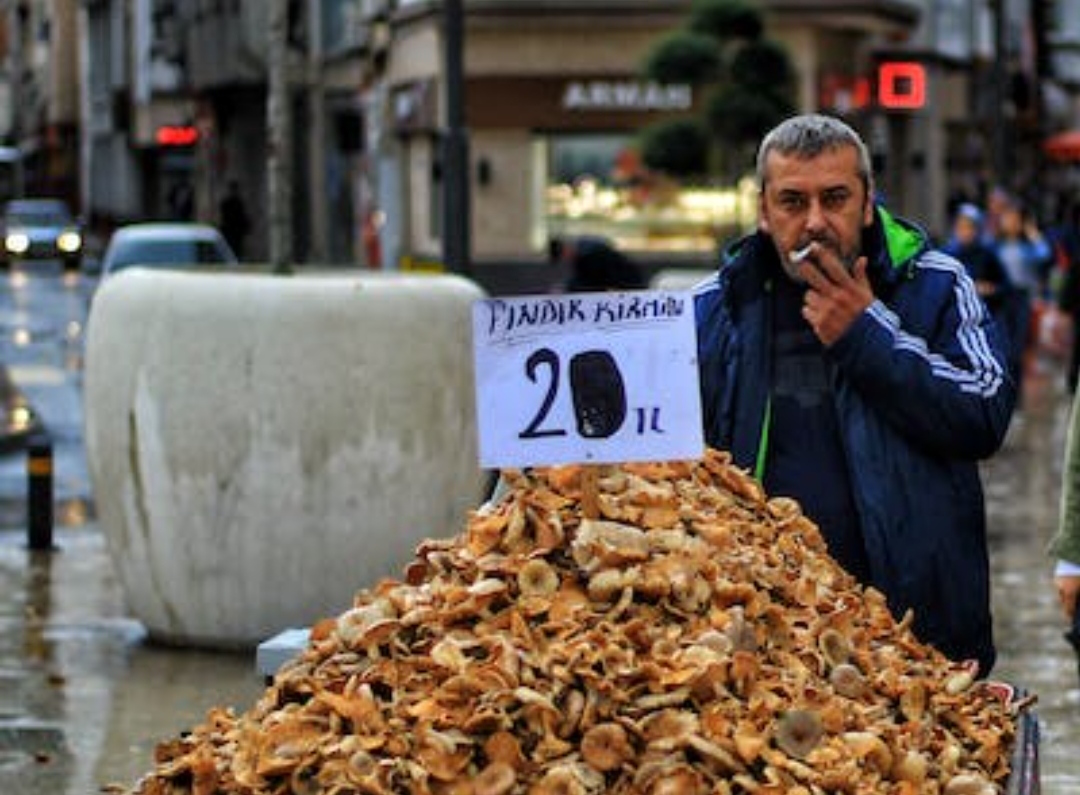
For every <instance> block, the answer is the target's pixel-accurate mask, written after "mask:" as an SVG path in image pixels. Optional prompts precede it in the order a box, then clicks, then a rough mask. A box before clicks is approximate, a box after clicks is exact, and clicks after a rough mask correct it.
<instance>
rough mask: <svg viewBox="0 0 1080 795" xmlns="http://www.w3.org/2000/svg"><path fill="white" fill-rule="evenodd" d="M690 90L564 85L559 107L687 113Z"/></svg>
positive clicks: (612, 84) (657, 86) (635, 85)
mask: <svg viewBox="0 0 1080 795" xmlns="http://www.w3.org/2000/svg"><path fill="white" fill-rule="evenodd" d="M693 102H694V92H693V88H692V87H691V86H689V85H687V84H683V83H673V84H668V85H664V84H661V83H655V82H644V83H643V82H636V81H629V80H625V81H617V80H588V81H579V80H575V81H572V82H570V83H567V84H566V89H565V91H564V92H563V96H562V107H563V109H564V110H570V111H589V110H638V111H640V110H657V111H660V110H689V108H690V107H691V106H692V105H693Z"/></svg>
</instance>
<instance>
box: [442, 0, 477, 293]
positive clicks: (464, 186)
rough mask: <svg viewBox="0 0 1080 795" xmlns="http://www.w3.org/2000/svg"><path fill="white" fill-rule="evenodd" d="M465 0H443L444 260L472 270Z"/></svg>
mask: <svg viewBox="0 0 1080 795" xmlns="http://www.w3.org/2000/svg"><path fill="white" fill-rule="evenodd" d="M462 16H463V12H462V0H443V57H444V65H445V68H446V130H445V131H444V133H443V138H442V146H443V153H442V155H443V184H442V189H443V220H444V226H443V234H442V244H443V263H444V264H445V266H446V269H447V270H448V271H451V272H454V273H461V274H468V273H469V272H470V270H471V266H470V263H469V231H470V230H469V226H470V213H469V140H468V135H467V133H466V131H465V108H464V90H463V82H464V77H463V71H464V70H463V68H462V50H463V49H464V38H465V37H464V24H463V20H462Z"/></svg>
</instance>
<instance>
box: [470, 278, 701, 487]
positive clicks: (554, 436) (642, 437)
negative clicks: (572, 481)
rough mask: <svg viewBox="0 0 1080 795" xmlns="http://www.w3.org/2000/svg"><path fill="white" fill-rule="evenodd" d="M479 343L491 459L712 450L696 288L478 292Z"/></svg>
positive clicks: (657, 455) (483, 455)
mask: <svg viewBox="0 0 1080 795" xmlns="http://www.w3.org/2000/svg"><path fill="white" fill-rule="evenodd" d="M473 349H474V354H475V361H476V401H477V420H478V422H477V424H478V427H479V433H480V465H481V466H482V467H485V468H492V469H497V468H502V467H526V466H543V465H550V464H566V463H615V462H620V461H657V460H674V459H694V458H700V457H701V456H702V455H703V453H704V449H705V443H704V437H703V433H702V428H701V395H700V391H699V386H698V369H697V368H698V365H697V337H696V332H695V328H694V304H693V298H692V297H691V295H690V293H688V292H676V291H648V292H627V293H617V292H609V293H574V294H569V295H538V296H522V297H514V298H491V299H487V300H483V301H477V302H476V304H474V306H473Z"/></svg>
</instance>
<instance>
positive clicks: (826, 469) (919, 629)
mask: <svg viewBox="0 0 1080 795" xmlns="http://www.w3.org/2000/svg"><path fill="white" fill-rule="evenodd" d="M757 177H758V181H759V183H760V200H759V216H758V229H757V231H756V232H755V233H753V234H751V235H749V236H747V237H744V238H742V239H740V240H738V241H736V242H734V243H733V244H731V245H730V246H728V247H727V248H726V249H725V250H724V252H723V254H722V257H721V260H722V261H721V265H720V268H719V269H718V271H717V272H716V273H715V275H714V276H713V277H712V278H711V279H709V280H708V281H707V282H705V283H703V284H702V285H700V286H699V287H698V288H697V289H696V290H695V297H694V301H695V312H696V318H697V327H698V361H699V366H700V371H701V390H702V407H703V414H704V424H705V438H706V441H707V443H708V444H709V445H711V446H713V447H717V448H721V449H724V450H728V451H729V452H730V453H731V454H732V456H733V458H734V460H735V462H736V463H737V464H739V465H740V466H743V467H745V468H747V469H748V470H750V471H752V472H753V473H754V475H755V476H756V477H757V478H758V479H759V480H760V481H761V483H762V485H763V486H764V487H765V489H766V491H767V493H769V494H770V495H772V496H780V495H783V496H788V497H792V498H794V499H796V500H798V501H799V503H800V504H801V505H802V507H803V510H804V512H805V513H806V515H807V516H808V517H810V518H811V519H812V520H814V521H815V522H816V523H817V524H818V526H819V527H820V529H821V531H822V534H823V535H824V537H825V539H826V542H827V544H828V548H829V551H830V553H831V554H832V556H833V557H834V558H836V559H837V560H838V561H839V562H840V563H841V564H842V565H843V566H844V567H845V568H846V569H847V570H848V571H849V572H851V573H852V574H853V575H854V576H855V577H857V578H858V579H859V580H860V581H861V582H863V583H865V584H867V585H871V586H873V587H875V588H877V589H878V590H880V591H881V592H882V593H884V594H885V596H886V598H887V600H888V603H889V606H890V609H891V610H892V612H893V614H894V615H895V616H896V617H897V618H900V617H902V616H903V615H905V614H906V613H907V612H908V611H909V610H910V611H911V612H912V616H913V620H914V624H913V627H914V629H915V632H916V635H917V636H918V637H919V638H920V639H921V640H922V641H924V642H926V643H930V644H932V645H934V646H935V647H936V648H938V649H939V650H940V651H941V652H943V653H944V654H945V655H947V656H948V657H950V658H951V659H954V660H957V661H966V660H977V661H978V663H979V670H980V672H981V674H982V675H985V674H986V673H988V672H989V671H990V669H991V668H992V666H993V664H994V658H995V651H994V643H993V631H992V629H993V628H992V617H991V612H990V582H989V563H988V551H987V545H986V522H985V506H984V498H983V491H982V484H981V481H980V477H979V470H978V462H979V460H980V459H983V458H986V457H988V456H990V455H991V454H993V453H994V452H995V451H996V450H997V449H998V448H999V447H1000V445H1001V443H1002V442H1003V440H1004V436H1005V432H1006V430H1007V428H1008V425H1009V421H1010V418H1011V416H1012V412H1013V409H1014V406H1015V403H1016V385H1015V383H1014V381H1013V379H1012V378H1011V376H1010V374H1009V371H1008V367H1007V364H1006V352H1005V351H1006V348H1005V345H1004V340H1003V338H1002V336H1001V333H1000V331H999V329H998V326H997V324H995V323H993V322H992V321H991V319H990V315H989V313H988V311H987V309H986V306H985V304H984V303H983V301H982V300H981V299H980V297H979V295H978V292H977V290H976V287H975V284H974V282H973V281H972V279H971V277H970V276H969V275H968V273H967V271H966V270H965V268H964V266H963V265H962V264H961V263H959V262H958V261H957V260H956V259H954V258H952V257H950V256H948V255H947V254H945V253H943V252H941V251H939V250H936V249H935V248H933V247H932V246H931V244H930V242H929V239H928V237H927V235H926V234H925V233H924V232H923V231H922V230H920V229H919V228H918V227H916V226H915V225H914V224H912V223H910V222H908V221H905V220H903V219H900V218H898V217H894V216H893V215H891V214H890V213H889V212H888V210H887V209H885V207H884V206H881V205H880V204H878V203H876V202H875V200H874V195H875V194H874V185H873V178H872V171H871V160H870V155H869V152H868V150H867V148H866V145H865V143H864V142H863V141H862V139H861V138H860V137H859V135H858V133H856V132H855V131H854V130H853V129H852V128H851V127H849V126H848V125H847V124H845V123H843V122H842V121H840V120H839V119H835V118H832V117H829V116H824V115H818V114H809V115H802V116H796V117H793V118H790V119H788V120H786V121H784V122H783V123H781V124H780V125H778V126H777V127H776V128H775V129H773V130H772V131H771V132H769V133H768V134H767V135H766V136H765V138H764V139H763V140H762V142H761V145H760V147H759V150H758V156H757Z"/></svg>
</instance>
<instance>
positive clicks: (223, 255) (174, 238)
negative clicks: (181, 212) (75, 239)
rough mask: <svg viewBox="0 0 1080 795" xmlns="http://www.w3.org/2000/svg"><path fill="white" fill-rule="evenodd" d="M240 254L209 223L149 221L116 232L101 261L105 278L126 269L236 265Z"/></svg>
mask: <svg viewBox="0 0 1080 795" xmlns="http://www.w3.org/2000/svg"><path fill="white" fill-rule="evenodd" d="M237 261H238V260H237V257H236V254H235V253H234V252H233V250H232V248H231V247H230V246H229V244H228V243H227V242H226V240H225V237H224V236H223V235H222V234H221V232H220V231H218V229H216V228H215V227H213V226H211V225H209V224H199V223H188V222H148V223H138V224H129V225H128V226H122V227H120V228H119V229H117V230H116V231H115V232H113V234H112V237H110V238H109V245H108V246H106V248H105V254H104V255H103V256H102V258H101V277H102V278H103V279H104V278H107V277H108V276H111V275H112V274H114V273H116V272H117V271H120V270H123V269H124V268H130V267H133V266H139V267H143V268H181V269H183V268H198V267H200V266H214V265H218V266H226V267H227V266H232V265H236V264H237Z"/></svg>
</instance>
